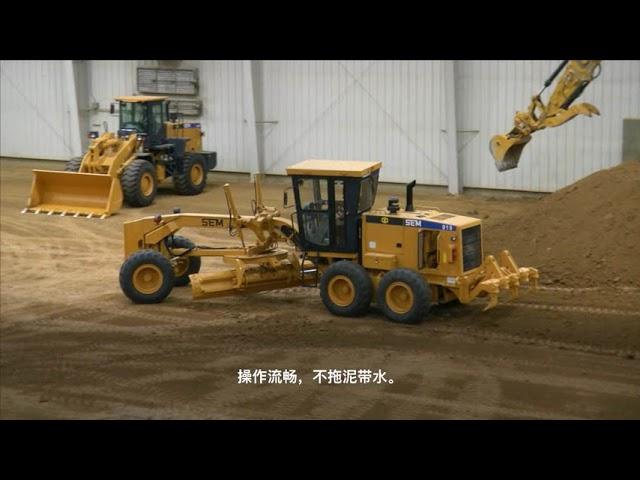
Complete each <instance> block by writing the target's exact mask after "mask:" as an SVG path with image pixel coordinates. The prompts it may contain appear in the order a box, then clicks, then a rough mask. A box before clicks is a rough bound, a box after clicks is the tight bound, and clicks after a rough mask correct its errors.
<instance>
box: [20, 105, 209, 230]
mask: <svg viewBox="0 0 640 480" xmlns="http://www.w3.org/2000/svg"><path fill="white" fill-rule="evenodd" d="M116 100H117V101H118V103H119V117H120V118H119V128H118V132H117V133H110V132H105V133H103V134H102V135H98V132H90V137H91V138H92V141H91V144H90V145H89V149H88V151H87V152H86V153H85V155H84V156H83V157H82V158H74V159H71V160H70V161H68V162H67V164H66V165H65V168H64V171H49V170H34V171H33V181H32V186H31V194H30V196H29V200H28V204H27V208H25V209H24V210H23V213H47V214H49V215H52V214H54V213H55V214H59V215H62V216H65V215H73V216H75V217H77V216H87V217H93V216H97V217H100V218H105V217H107V216H109V215H111V214H113V213H115V212H117V211H118V210H119V209H120V208H121V207H122V202H123V200H124V201H125V202H126V203H127V204H128V205H130V206H132V207H146V206H148V205H150V204H151V203H152V202H153V200H154V198H155V196H156V190H157V186H158V183H160V182H162V181H164V180H165V179H167V178H169V177H172V178H173V183H174V186H175V189H176V191H177V193H179V194H181V195H197V194H199V193H200V192H202V190H203V189H204V187H205V186H206V181H207V172H208V171H209V170H212V169H214V168H215V166H216V160H217V159H216V153H215V152H206V151H203V150H202V135H203V133H202V131H201V130H200V125H199V124H190V123H184V122H182V121H176V119H171V120H170V119H169V103H168V101H167V97H151V96H132V97H118V98H116ZM111 112H112V113H114V112H115V108H114V105H113V104H112V105H111Z"/></svg>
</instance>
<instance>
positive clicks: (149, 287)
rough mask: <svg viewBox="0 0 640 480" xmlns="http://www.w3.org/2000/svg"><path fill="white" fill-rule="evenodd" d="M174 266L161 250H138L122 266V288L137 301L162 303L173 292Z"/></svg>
mask: <svg viewBox="0 0 640 480" xmlns="http://www.w3.org/2000/svg"><path fill="white" fill-rule="evenodd" d="M173 282H174V273H173V266H172V265H171V262H169V260H168V259H167V258H166V257H164V256H163V255H162V254H161V253H160V252H157V251H155V250H138V251H137V252H135V253H132V254H131V255H130V256H129V258H127V259H126V260H125V261H124V263H123V264H122V267H121V268H120V288H122V291H123V292H124V294H125V295H126V296H127V297H129V298H130V299H131V300H132V301H133V302H135V303H160V302H162V301H163V300H164V299H165V298H167V295H169V293H171V289H172V288H173Z"/></svg>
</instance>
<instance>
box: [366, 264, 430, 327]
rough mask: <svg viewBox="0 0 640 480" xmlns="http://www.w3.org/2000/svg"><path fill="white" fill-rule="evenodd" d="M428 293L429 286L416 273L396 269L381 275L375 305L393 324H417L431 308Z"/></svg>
mask: <svg viewBox="0 0 640 480" xmlns="http://www.w3.org/2000/svg"><path fill="white" fill-rule="evenodd" d="M429 293H430V288H429V285H428V284H427V282H426V281H425V280H424V279H423V278H422V276H421V275H420V274H419V273H418V272H416V271H414V270H410V269H408V268H397V269H395V270H391V271H390V272H387V273H385V274H384V275H383V277H382V280H380V284H379V285H378V291H377V298H376V303H377V304H378V307H380V308H381V309H382V311H383V313H384V315H385V317H387V318H388V319H389V320H391V321H393V322H398V323H418V322H419V321H420V320H422V318H423V317H424V316H425V315H426V314H427V313H428V311H429V308H430V306H431V302H430V298H429Z"/></svg>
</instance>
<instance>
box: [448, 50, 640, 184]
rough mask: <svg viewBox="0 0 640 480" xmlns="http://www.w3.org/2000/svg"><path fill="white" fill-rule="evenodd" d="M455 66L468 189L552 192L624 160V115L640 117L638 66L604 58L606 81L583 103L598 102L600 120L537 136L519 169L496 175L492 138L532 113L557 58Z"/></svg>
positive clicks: (460, 145)
mask: <svg viewBox="0 0 640 480" xmlns="http://www.w3.org/2000/svg"><path fill="white" fill-rule="evenodd" d="M456 64H457V85H456V86H457V106H458V108H457V109H456V110H457V116H458V130H459V133H458V136H459V141H458V148H459V155H460V156H461V162H462V172H463V178H462V180H463V184H464V185H465V186H466V187H485V188H498V189H514V190H531V191H545V192H549V191H554V190H556V189H558V188H561V187H563V186H565V185H568V184H571V183H573V182H575V181H577V180H578V179H580V178H582V177H584V176H586V175H589V174H590V173H592V172H595V171H597V170H599V169H602V168H607V167H611V166H614V165H617V164H618V163H620V161H621V158H622V121H623V118H626V117H636V118H637V117H640V62H638V61H607V60H604V61H603V62H602V74H601V75H600V77H598V78H597V79H596V80H594V81H593V82H592V83H591V84H590V85H589V86H588V87H587V88H586V90H585V91H584V92H583V94H582V96H581V97H580V98H579V99H578V100H577V102H589V103H592V104H593V105H595V106H596V107H598V109H599V110H600V112H601V116H600V117H595V116H594V117H591V118H588V117H583V116H582V117H576V118H574V119H573V120H571V121H570V122H568V123H566V124H564V125H562V126H560V127H556V128H551V129H546V130H543V131H538V132H536V133H534V134H533V138H532V140H531V141H530V142H529V143H528V144H527V146H526V147H525V148H524V150H523V152H522V156H521V157H520V163H519V166H518V168H517V169H514V170H509V171H507V172H498V171H497V170H496V168H495V166H494V162H493V158H492V157H491V154H490V153H489V140H490V139H491V137H492V136H493V135H494V134H498V133H506V132H508V131H509V130H511V128H512V126H513V115H514V113H515V112H516V110H524V109H526V107H527V106H528V104H529V101H530V99H531V97H532V96H533V95H534V94H535V93H537V92H538V91H539V90H540V89H541V88H542V86H543V84H544V81H545V79H546V78H547V77H548V76H549V75H550V74H551V72H552V71H553V70H554V69H555V68H556V67H557V66H558V64H559V61H546V60H545V61H464V62H462V61H461V62H456ZM553 87H554V85H551V86H550V87H549V88H548V89H547V91H545V93H544V94H543V100H546V99H547V98H548V96H549V95H550V93H551V92H552V91H553Z"/></svg>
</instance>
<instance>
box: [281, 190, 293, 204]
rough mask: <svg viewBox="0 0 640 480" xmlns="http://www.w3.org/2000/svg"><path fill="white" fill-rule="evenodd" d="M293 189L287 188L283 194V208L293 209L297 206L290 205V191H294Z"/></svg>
mask: <svg viewBox="0 0 640 480" xmlns="http://www.w3.org/2000/svg"><path fill="white" fill-rule="evenodd" d="M292 189H293V187H289V188H286V189H285V190H284V192H283V194H282V207H283V208H291V207H295V205H289V190H292Z"/></svg>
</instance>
